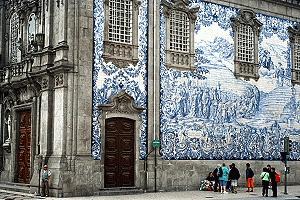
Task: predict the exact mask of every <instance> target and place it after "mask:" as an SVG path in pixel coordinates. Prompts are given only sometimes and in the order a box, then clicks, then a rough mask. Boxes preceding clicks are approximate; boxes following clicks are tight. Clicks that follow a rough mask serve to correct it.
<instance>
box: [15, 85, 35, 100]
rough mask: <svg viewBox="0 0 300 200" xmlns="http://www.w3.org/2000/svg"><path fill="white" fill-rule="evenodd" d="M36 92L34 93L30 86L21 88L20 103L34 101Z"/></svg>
mask: <svg viewBox="0 0 300 200" xmlns="http://www.w3.org/2000/svg"><path fill="white" fill-rule="evenodd" d="M33 96H34V92H33V91H32V89H31V87H30V85H28V86H27V87H24V88H20V89H19V91H18V99H19V101H20V102H27V101H30V100H31V99H32V97H33Z"/></svg>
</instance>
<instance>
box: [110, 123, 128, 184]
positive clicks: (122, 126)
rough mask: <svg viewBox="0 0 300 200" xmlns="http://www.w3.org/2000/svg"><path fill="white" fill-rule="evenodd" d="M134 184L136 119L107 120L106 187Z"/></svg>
mask: <svg viewBox="0 0 300 200" xmlns="http://www.w3.org/2000/svg"><path fill="white" fill-rule="evenodd" d="M131 186H134V121H133V120H131V119H126V118H111V119H107V120H106V121H105V160H104V187H106V188H111V187H131Z"/></svg>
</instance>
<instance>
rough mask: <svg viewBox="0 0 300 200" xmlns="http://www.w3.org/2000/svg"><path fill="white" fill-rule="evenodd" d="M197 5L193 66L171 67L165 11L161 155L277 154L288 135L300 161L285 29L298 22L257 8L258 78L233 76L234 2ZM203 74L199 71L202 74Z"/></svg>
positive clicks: (298, 115)
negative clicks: (231, 4)
mask: <svg viewBox="0 0 300 200" xmlns="http://www.w3.org/2000/svg"><path fill="white" fill-rule="evenodd" d="M190 6H200V10H199V12H198V18H197V21H196V26H195V27H196V28H195V54H196V55H195V66H196V67H197V70H196V71H195V72H187V71H185V72H183V71H178V70H176V69H170V68H166V66H165V61H166V55H165V49H166V41H165V40H166V29H165V18H164V16H163V14H162V12H161V24H160V26H161V32H160V38H161V66H160V75H161V76H160V77H161V78H160V81H161V88H160V98H161V99H160V100H161V103H160V108H161V110H160V116H161V121H160V123H161V124H160V131H161V141H162V145H161V154H162V156H163V158H164V159H262V160H276V159H279V158H280V151H282V150H283V137H284V136H289V137H290V138H291V139H292V140H293V141H294V142H293V151H292V152H291V155H290V156H291V159H292V160H300V147H299V141H300V87H299V85H295V86H292V84H291V49H290V46H289V39H288V32H287V28H288V27H289V26H292V25H294V23H293V22H291V21H288V20H284V19H279V18H275V17H271V16H265V15H262V14H257V18H258V19H259V21H260V22H262V23H263V27H262V31H261V33H260V37H259V63H260V65H259V75H260V78H259V80H258V81H255V80H250V81H245V80H241V79H236V78H235V77H234V74H233V71H234V42H233V32H232V28H231V21H230V18H231V17H234V16H237V14H238V11H239V10H237V9H235V8H231V7H225V6H221V5H217V4H212V3H207V2H203V1H200V0H192V1H191V3H190ZM199 74H200V75H199Z"/></svg>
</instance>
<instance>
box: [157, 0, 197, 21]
mask: <svg viewBox="0 0 300 200" xmlns="http://www.w3.org/2000/svg"><path fill="white" fill-rule="evenodd" d="M161 5H162V6H163V13H164V15H165V17H166V18H169V17H170V15H171V11H172V10H178V11H182V12H185V13H186V14H187V15H188V16H189V19H190V20H191V21H192V23H194V22H195V21H196V19H197V13H198V11H199V9H200V7H192V8H190V7H189V3H188V1H186V0H173V1H172V3H170V2H168V1H166V0H162V1H161Z"/></svg>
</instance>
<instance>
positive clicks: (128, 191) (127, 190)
mask: <svg viewBox="0 0 300 200" xmlns="http://www.w3.org/2000/svg"><path fill="white" fill-rule="evenodd" d="M142 193H144V191H143V190H142V189H140V188H135V187H120V188H119V187H118V188H104V189H100V191H98V192H95V195H97V196H117V195H132V194H142Z"/></svg>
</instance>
